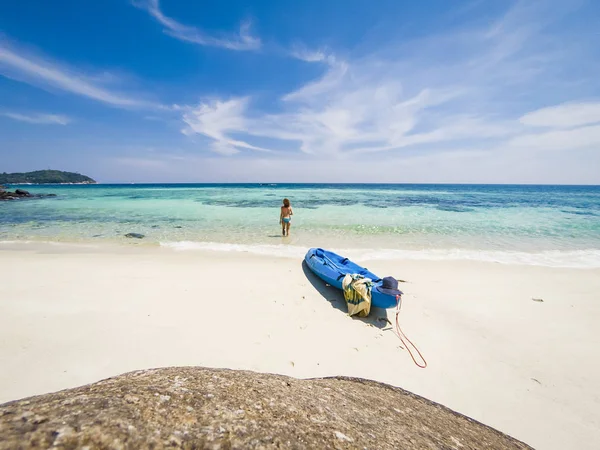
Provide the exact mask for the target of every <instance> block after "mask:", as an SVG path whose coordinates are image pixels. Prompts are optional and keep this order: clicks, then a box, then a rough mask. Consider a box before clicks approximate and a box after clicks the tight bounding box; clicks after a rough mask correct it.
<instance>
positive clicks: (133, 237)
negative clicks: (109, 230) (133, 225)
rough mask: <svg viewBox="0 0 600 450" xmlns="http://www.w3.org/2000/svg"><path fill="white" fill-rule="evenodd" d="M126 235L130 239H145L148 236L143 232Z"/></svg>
mask: <svg viewBox="0 0 600 450" xmlns="http://www.w3.org/2000/svg"><path fill="white" fill-rule="evenodd" d="M125 237H126V238H130V239H144V238H145V237H146V236H145V235H143V234H141V233H127V234H126V235H125Z"/></svg>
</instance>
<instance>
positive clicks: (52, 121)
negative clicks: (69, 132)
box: [0, 112, 71, 125]
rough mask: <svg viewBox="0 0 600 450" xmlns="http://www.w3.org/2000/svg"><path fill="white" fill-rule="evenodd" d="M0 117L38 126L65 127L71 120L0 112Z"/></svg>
mask: <svg viewBox="0 0 600 450" xmlns="http://www.w3.org/2000/svg"><path fill="white" fill-rule="evenodd" d="M0 115H2V116H4V117H9V118H10V119H13V120H18V121H20V122H27V123H33V124H40V125H67V124H68V123H69V122H71V119H69V118H68V117H66V116H61V115H58V114H40V113H37V114H20V113H13V112H0Z"/></svg>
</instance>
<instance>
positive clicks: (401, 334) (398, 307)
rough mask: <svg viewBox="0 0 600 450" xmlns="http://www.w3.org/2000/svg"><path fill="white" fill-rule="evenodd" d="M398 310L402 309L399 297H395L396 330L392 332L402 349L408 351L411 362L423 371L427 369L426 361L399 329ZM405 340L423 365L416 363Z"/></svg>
mask: <svg viewBox="0 0 600 450" xmlns="http://www.w3.org/2000/svg"><path fill="white" fill-rule="evenodd" d="M400 308H402V302H401V296H400V295H396V329H395V330H394V331H395V332H396V336H398V338H399V339H400V341H402V343H403V344H404V347H406V350H408V354H409V355H410V357H411V358H412V360H413V362H414V363H415V364H416V365H417V366H418V367H420V368H421V369H424V368H425V367H427V361H425V358H423V355H421V352H420V351H419V349H418V348H417V346H416V345H415V344H413V343H412V341H411V340H410V339H409V338H408V337H407V336H406V334H404V331H402V329H401V328H400V322H399V321H398V316H399V315H400ZM405 339H406V341H407V342H408V343H410V345H411V346H412V348H413V349H414V350H416V352H417V353H418V354H419V356H420V357H421V359H422V360H423V364H419V363H418V362H417V360H416V359H415V356H414V355H413V352H412V351H411V348H410V347H409V346H408V345H407V344H406V342H405V341H404V340H405Z"/></svg>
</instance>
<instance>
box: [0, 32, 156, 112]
mask: <svg viewBox="0 0 600 450" xmlns="http://www.w3.org/2000/svg"><path fill="white" fill-rule="evenodd" d="M0 74H2V75H4V76H5V77H7V78H12V79H15V80H18V81H21V82H25V83H28V84H31V85H33V86H37V87H42V88H48V87H50V88H55V89H60V90H63V91H66V92H70V93H72V94H77V95H81V96H83V97H87V98H90V99H93V100H96V101H99V102H102V103H105V104H108V105H111V106H116V107H121V108H140V107H155V108H160V105H156V104H153V103H150V102H146V101H143V100H140V99H136V98H132V97H130V96H128V95H126V94H122V93H119V92H113V91H111V90H108V89H106V88H104V87H103V86H101V85H100V84H98V83H95V82H93V81H92V80H91V79H89V78H88V77H86V76H85V75H83V74H81V73H78V72H77V71H76V70H74V69H71V68H66V67H63V66H62V65H60V64H58V63H56V62H53V61H51V60H49V59H45V58H40V57H37V56H33V55H31V54H29V53H28V52H26V51H24V50H19V51H17V50H15V49H12V48H9V47H8V45H7V44H6V43H5V42H2V41H0Z"/></svg>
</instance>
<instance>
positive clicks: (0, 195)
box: [0, 189, 56, 200]
mask: <svg viewBox="0 0 600 450" xmlns="http://www.w3.org/2000/svg"><path fill="white" fill-rule="evenodd" d="M46 197H56V194H31V193H30V192H28V191H24V190H23V189H17V190H16V191H14V192H10V191H5V190H4V189H0V200H18V199H25V198H46Z"/></svg>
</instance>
